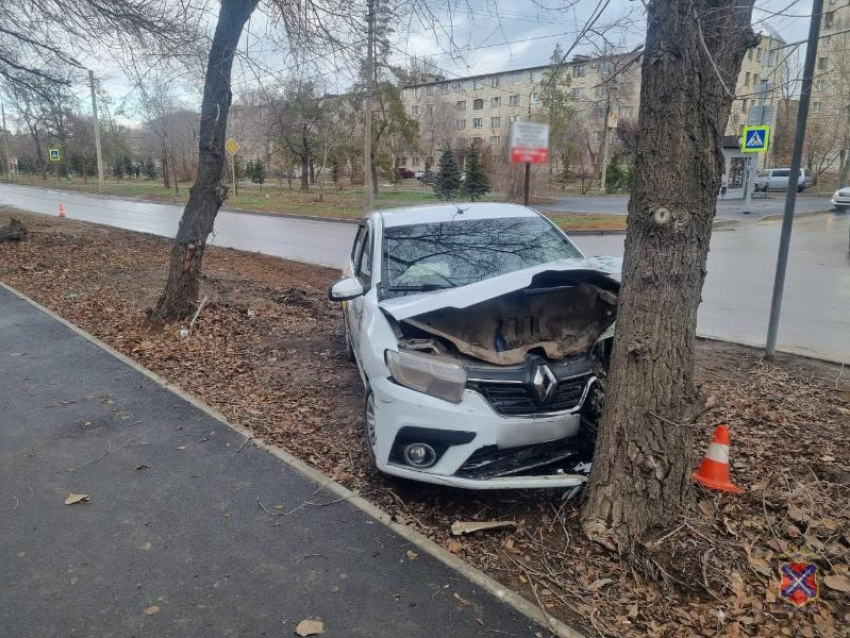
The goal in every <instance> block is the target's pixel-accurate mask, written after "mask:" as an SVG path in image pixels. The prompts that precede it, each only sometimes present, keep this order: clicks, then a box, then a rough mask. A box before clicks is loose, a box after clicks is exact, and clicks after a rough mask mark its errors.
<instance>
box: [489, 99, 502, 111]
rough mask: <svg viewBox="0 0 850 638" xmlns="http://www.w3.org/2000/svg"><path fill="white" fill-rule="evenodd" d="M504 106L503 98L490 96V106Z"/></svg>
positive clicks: (493, 107) (492, 107) (494, 107)
mask: <svg viewBox="0 0 850 638" xmlns="http://www.w3.org/2000/svg"><path fill="white" fill-rule="evenodd" d="M500 106H502V98H500V97H491V98H490V108H491V109H497V108H499V107H500Z"/></svg>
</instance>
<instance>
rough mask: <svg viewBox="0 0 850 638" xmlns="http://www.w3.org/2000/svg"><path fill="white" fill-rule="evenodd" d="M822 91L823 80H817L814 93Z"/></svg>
mask: <svg viewBox="0 0 850 638" xmlns="http://www.w3.org/2000/svg"><path fill="white" fill-rule="evenodd" d="M822 90H823V80H818V81H816V82H815V91H822Z"/></svg>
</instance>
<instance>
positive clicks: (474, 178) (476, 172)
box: [463, 146, 490, 202]
mask: <svg viewBox="0 0 850 638" xmlns="http://www.w3.org/2000/svg"><path fill="white" fill-rule="evenodd" d="M489 192H490V180H489V179H488V178H487V173H485V172H484V166H483V164H482V163H481V156H480V155H479V154H478V149H477V148H476V147H474V146H473V147H472V148H471V149H469V153H468V154H467V156H466V179H465V180H464V182H463V194H464V195H466V196H467V197H469V199H470V200H471V201H473V202H477V201H478V200H479V199H481V198H482V197H484V196H485V195H486V194H487V193H489Z"/></svg>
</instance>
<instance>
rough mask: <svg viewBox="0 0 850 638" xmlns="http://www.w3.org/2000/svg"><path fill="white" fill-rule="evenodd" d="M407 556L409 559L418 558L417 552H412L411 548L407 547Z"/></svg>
mask: <svg viewBox="0 0 850 638" xmlns="http://www.w3.org/2000/svg"><path fill="white" fill-rule="evenodd" d="M407 557H408V558H409V559H410V560H418V559H419V554H417V553H416V552H414V551H413V550H412V549H408V550H407Z"/></svg>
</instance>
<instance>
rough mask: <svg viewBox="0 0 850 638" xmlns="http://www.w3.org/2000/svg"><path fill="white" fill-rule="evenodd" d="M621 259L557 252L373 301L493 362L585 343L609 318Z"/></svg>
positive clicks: (563, 353) (553, 353) (575, 349)
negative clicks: (492, 273) (487, 274)
mask: <svg viewBox="0 0 850 638" xmlns="http://www.w3.org/2000/svg"><path fill="white" fill-rule="evenodd" d="M621 267H622V259H619V258H612V257H594V258H580V259H565V260H561V261H555V262H550V263H547V264H542V265H539V266H534V267H532V268H525V269H523V270H518V271H516V272H512V273H507V274H505V275H500V276H498V277H493V278H491V279H485V280H483V281H479V282H476V283H473V284H469V285H466V286H459V287H457V288H449V289H446V290H440V291H435V292H426V293H418V294H415V295H408V296H404V297H396V298H393V299H385V300H383V301H381V302H380V304H379V305H380V307H381V309H382V310H383V311H384V312H385V313H386V314H388V315H390V316H391V317H393V318H394V319H395V320H396V321H398V322H399V323H400V324H401V325H402V326H404V325H407V326H412V327H413V328H414V329H416V330H420V331H422V332H425V333H427V334H429V335H432V336H435V337H440V338H441V339H445V340H447V341H449V342H451V343H452V344H453V345H454V346H455V347H456V348H457V349H458V351H459V352H461V353H464V354H467V355H469V356H472V357H475V358H477V359H480V360H482V361H487V362H489V363H494V364H497V365H513V364H517V363H521V362H522V361H524V360H525V359H526V357H527V356H528V355H529V353H532V352H536V353H545V355H546V356H547V357H549V358H552V359H562V358H565V357H569V356H572V355H575V354H578V353H582V352H586V351H587V350H589V349H590V348H591V347H592V346H593V344H594V343H596V341H597V340H598V339H599V337H600V336H601V335H602V334H603V333H604V332H605V331H606V330H607V329H608V328H609V327H610V326H611V325H612V324H613V323H614V321H615V319H616V312H617V294H618V292H619V288H620V284H619V273H620V270H621Z"/></svg>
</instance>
